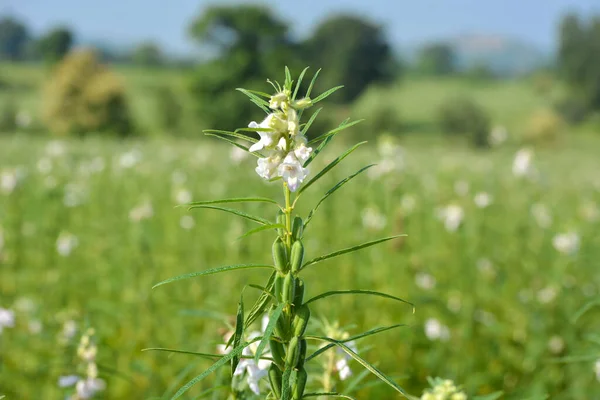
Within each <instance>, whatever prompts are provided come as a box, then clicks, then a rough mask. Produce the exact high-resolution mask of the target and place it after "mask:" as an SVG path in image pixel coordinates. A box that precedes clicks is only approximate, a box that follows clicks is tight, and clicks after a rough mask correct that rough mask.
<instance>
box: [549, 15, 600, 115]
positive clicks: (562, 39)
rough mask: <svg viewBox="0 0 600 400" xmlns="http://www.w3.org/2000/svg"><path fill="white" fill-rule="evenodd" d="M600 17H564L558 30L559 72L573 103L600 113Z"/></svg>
mask: <svg viewBox="0 0 600 400" xmlns="http://www.w3.org/2000/svg"><path fill="white" fill-rule="evenodd" d="M598 65H600V15H596V16H593V17H591V18H590V19H589V20H588V21H584V20H582V19H581V18H579V17H578V16H577V15H575V14H567V15H565V17H563V19H562V21H561V24H560V28H559V51H558V70H559V73H560V76H561V77H562V78H563V79H564V80H565V81H566V82H567V83H568V84H569V85H570V87H571V89H572V90H571V95H570V96H571V97H573V98H574V100H573V101H574V102H579V103H581V104H585V105H586V107H587V108H588V109H589V110H600V68H598Z"/></svg>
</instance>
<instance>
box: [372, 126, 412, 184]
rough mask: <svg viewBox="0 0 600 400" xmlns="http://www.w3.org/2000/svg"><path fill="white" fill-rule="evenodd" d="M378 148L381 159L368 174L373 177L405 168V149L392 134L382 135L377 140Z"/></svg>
mask: <svg viewBox="0 0 600 400" xmlns="http://www.w3.org/2000/svg"><path fill="white" fill-rule="evenodd" d="M377 150H378V152H379V156H380V157H381V159H380V161H379V162H378V163H377V165H375V166H374V167H371V168H369V170H368V171H367V174H368V176H369V178H371V179H377V178H379V177H380V176H383V175H387V174H389V173H392V172H399V171H402V169H404V164H405V163H404V150H403V149H402V147H401V146H399V145H398V144H397V143H396V140H395V139H394V138H392V137H390V136H386V135H383V136H380V137H379V139H378V141H377Z"/></svg>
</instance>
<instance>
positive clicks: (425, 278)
mask: <svg viewBox="0 0 600 400" xmlns="http://www.w3.org/2000/svg"><path fill="white" fill-rule="evenodd" d="M415 283H416V284H417V286H418V287H420V288H421V289H425V290H431V289H433V288H434V287H435V285H436V280H435V278H434V277H433V276H432V275H430V274H426V273H424V272H419V273H418V274H417V275H415Z"/></svg>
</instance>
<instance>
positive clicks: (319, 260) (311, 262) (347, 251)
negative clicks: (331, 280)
mask: <svg viewBox="0 0 600 400" xmlns="http://www.w3.org/2000/svg"><path fill="white" fill-rule="evenodd" d="M403 236H406V235H405V234H401V235H394V236H389V237H386V238H383V239H377V240H373V241H371V242H366V243H363V244H359V245H357V246H353V247H348V248H347V249H342V250H338V251H334V252H333V253H329V254H326V255H324V256H321V257H317V258H313V259H312V260H310V261H308V262H307V263H305V264H304V265H303V266H302V269H304V268H306V267H308V266H309V265H313V264H316V263H318V262H321V261H324V260H327V259H330V258H333V257H337V256H341V255H343V254H347V253H352V252H354V251H358V250H362V249H364V248H367V247H371V246H375V245H376V244H379V243H383V242H387V241H388V240H393V239H397V238H399V237H403Z"/></svg>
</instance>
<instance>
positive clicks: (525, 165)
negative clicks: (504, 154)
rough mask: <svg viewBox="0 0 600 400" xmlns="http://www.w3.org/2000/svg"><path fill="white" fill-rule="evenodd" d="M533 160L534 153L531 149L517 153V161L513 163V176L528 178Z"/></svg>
mask: <svg viewBox="0 0 600 400" xmlns="http://www.w3.org/2000/svg"><path fill="white" fill-rule="evenodd" d="M532 158H533V152H532V151H531V150H529V149H521V150H519V151H517V154H516V155H515V159H514V161H513V167H512V170H513V174H514V175H515V176H519V177H521V176H526V175H529V174H530V173H531V168H532V166H531V161H532Z"/></svg>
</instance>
